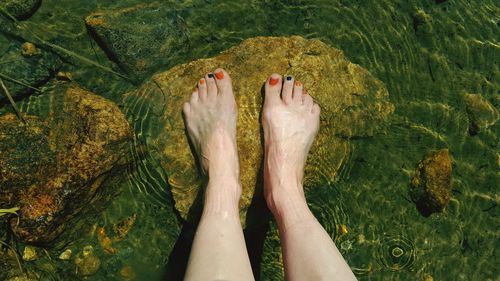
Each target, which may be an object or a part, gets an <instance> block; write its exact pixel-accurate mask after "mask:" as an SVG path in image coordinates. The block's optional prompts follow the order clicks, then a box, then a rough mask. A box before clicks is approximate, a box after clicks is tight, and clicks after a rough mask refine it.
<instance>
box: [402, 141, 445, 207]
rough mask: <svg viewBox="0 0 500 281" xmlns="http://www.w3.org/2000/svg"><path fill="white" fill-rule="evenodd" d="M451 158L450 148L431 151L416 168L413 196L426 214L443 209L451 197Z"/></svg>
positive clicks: (412, 183)
mask: <svg viewBox="0 0 500 281" xmlns="http://www.w3.org/2000/svg"><path fill="white" fill-rule="evenodd" d="M451 171H452V167H451V158H450V155H449V153H448V149H441V150H437V151H431V152H429V153H428V154H427V155H426V156H425V157H424V159H422V161H420V162H419V163H418V165H417V168H416V169H415V173H414V174H413V178H412V181H411V185H412V190H411V197H412V199H413V201H414V202H415V203H416V204H417V209H418V210H419V211H420V213H421V214H422V215H424V216H429V215H430V214H432V213H436V212H440V211H442V210H443V209H444V208H445V207H446V205H448V203H449V202H450V199H451V188H452V185H451Z"/></svg>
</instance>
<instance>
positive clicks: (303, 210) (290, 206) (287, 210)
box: [268, 192, 314, 230]
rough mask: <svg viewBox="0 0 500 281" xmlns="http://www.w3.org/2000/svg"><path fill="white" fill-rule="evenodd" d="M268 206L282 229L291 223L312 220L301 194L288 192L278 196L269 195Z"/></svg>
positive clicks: (305, 222)
mask: <svg viewBox="0 0 500 281" xmlns="http://www.w3.org/2000/svg"><path fill="white" fill-rule="evenodd" d="M268 206H269V209H270V210H271V212H272V213H273V215H274V218H275V219H276V222H277V223H278V227H279V228H280V229H282V230H285V229H288V228H290V227H291V226H292V225H297V224H301V225H302V224H307V223H309V222H312V221H314V216H313V214H312V213H311V211H310V209H309V206H308V205H307V202H306V199H305V197H304V195H303V194H296V193H294V192H289V193H287V194H282V195H280V196H270V197H269V199H268Z"/></svg>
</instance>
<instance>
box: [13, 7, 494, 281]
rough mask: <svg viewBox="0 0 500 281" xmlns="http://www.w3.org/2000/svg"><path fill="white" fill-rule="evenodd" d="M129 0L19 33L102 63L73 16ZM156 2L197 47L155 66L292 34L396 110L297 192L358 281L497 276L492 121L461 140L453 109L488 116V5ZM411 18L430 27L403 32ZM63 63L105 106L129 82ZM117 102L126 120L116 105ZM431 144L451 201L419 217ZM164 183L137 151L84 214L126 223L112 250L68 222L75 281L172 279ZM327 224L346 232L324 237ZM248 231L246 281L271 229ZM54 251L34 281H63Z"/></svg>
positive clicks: (265, 263)
mask: <svg viewBox="0 0 500 281" xmlns="http://www.w3.org/2000/svg"><path fill="white" fill-rule="evenodd" d="M141 2H147V1H136V0H126V1H120V2H119V3H118V2H117V1H111V0H99V1H98V0H89V1H71V0H61V1H55V0H46V1H44V2H43V4H42V6H41V8H40V9H39V10H38V12H37V13H36V14H35V15H34V16H33V17H32V18H31V19H30V20H28V22H27V24H29V25H30V26H31V27H32V28H33V30H34V32H36V33H37V34H39V36H41V37H43V38H44V39H46V40H50V41H51V42H55V43H57V44H59V45H61V46H63V47H65V48H67V49H71V50H74V51H76V52H78V53H79V54H81V55H84V56H86V57H89V58H92V59H94V60H96V61H98V62H99V63H101V64H103V65H108V66H111V67H114V65H113V63H111V62H110V61H109V60H108V59H107V57H106V55H105V54H104V53H103V52H102V51H101V50H100V49H99V47H98V46H97V44H95V43H94V42H93V41H92V39H91V38H90V37H89V36H88V34H87V31H86V29H85V26H84V22H83V18H84V17H85V16H87V15H88V14H90V13H91V12H93V11H95V10H98V9H108V8H115V7H122V6H123V7H124V6H129V5H133V4H137V3H141ZM165 2H168V4H167V3H165V5H173V6H175V7H178V8H179V10H182V11H184V12H183V13H179V17H184V16H185V18H183V19H184V20H185V23H186V26H185V27H186V30H187V32H188V33H189V34H191V36H192V37H193V38H203V39H197V40H198V41H196V42H193V44H192V50H191V52H190V54H191V56H190V57H173V58H172V61H171V65H168V66H166V67H165V69H167V68H168V67H171V66H173V65H175V64H178V63H183V62H187V61H191V60H194V59H197V58H201V57H207V56H211V55H214V54H216V53H217V52H219V51H221V50H224V49H226V48H228V47H230V46H233V45H236V44H238V42H240V41H241V40H243V39H245V38H248V37H253V36H261V35H272V36H285V35H301V36H303V37H306V38H319V39H321V40H322V41H324V42H326V43H327V44H330V45H331V46H333V47H336V48H339V49H341V50H343V51H344V52H345V54H346V56H347V57H348V59H350V60H351V61H353V62H354V63H357V64H359V65H361V66H362V67H364V68H366V69H368V70H369V71H370V72H371V73H372V74H373V75H374V76H375V77H377V78H378V79H380V80H381V81H383V82H384V83H385V85H386V86H387V88H388V90H389V94H390V100H391V102H392V103H394V104H395V106H396V112H395V114H394V116H393V118H392V120H391V121H390V124H389V125H388V128H387V130H386V131H385V132H383V133H381V134H379V135H376V136H374V137H371V138H365V139H359V140H355V141H352V143H351V147H352V154H351V155H350V160H349V161H348V162H347V163H346V165H345V166H344V168H343V170H342V172H341V176H340V178H339V180H338V182H336V183H335V184H334V185H333V186H326V187H324V188H319V189H316V190H313V191H310V192H309V193H308V198H309V200H310V205H311V208H312V209H313V211H314V213H315V214H316V215H317V217H318V218H319V219H320V221H321V223H322V224H323V225H324V226H325V228H326V229H327V231H328V232H329V233H330V234H331V235H332V237H334V238H335V239H336V242H337V245H338V246H339V248H340V249H341V252H342V253H343V255H344V257H345V258H346V259H347V261H348V263H349V264H350V265H351V267H352V268H353V270H354V272H355V273H356V275H357V276H358V278H359V279H360V280H423V279H424V276H426V275H431V276H432V277H433V278H434V280H487V279H488V278H490V279H491V280H500V270H499V267H498V258H497V257H498V255H499V251H500V245H499V244H500V243H499V241H500V240H499V236H500V232H499V231H498V227H499V225H500V220H499V208H498V202H499V196H498V193H497V189H498V186H499V182H500V181H499V178H500V154H499V153H500V152H499V141H498V133H499V130H500V127H499V126H500V125H499V124H498V122H497V123H496V124H495V125H493V126H492V127H490V128H489V129H488V130H486V131H484V132H481V133H479V134H478V135H475V136H470V135H469V134H468V126H469V121H468V117H467V113H466V110H465V103H464V100H463V95H464V94H465V93H478V94H481V95H482V96H483V97H485V98H487V99H488V100H489V101H490V102H491V103H492V104H493V105H494V106H495V107H496V108H497V109H498V108H499V107H500V96H499V89H500V73H499V69H498V66H499V60H500V45H499V42H498V41H499V37H500V32H499V31H498V30H499V23H500V7H499V6H500V5H499V3H498V2H497V1H494V0H491V1H466V0H448V1H445V2H444V3H441V4H437V3H436V1H431V0H425V1H410V0H392V1H391V0H383V1H382V0H378V1H375V0H366V1H354V0H352V1H341V0H329V1H327V0H313V1H299V0H296V1H284V0H281V1H208V0H207V1H184V2H182V1H165ZM417 11H422V12H425V13H426V14H427V15H428V16H430V18H432V20H431V21H430V22H429V23H428V24H426V25H421V26H420V27H419V28H418V30H417V31H416V30H415V28H414V15H415V14H416V13H417ZM200 34H201V35H203V34H206V36H200ZM70 62H72V63H73V64H66V65H65V66H64V70H66V71H70V72H72V73H73V77H74V78H75V80H76V81H77V82H78V83H79V84H81V85H82V86H84V87H86V88H88V89H90V90H92V91H94V92H96V93H100V94H102V95H103V96H106V97H108V98H110V99H112V100H114V101H116V102H120V96H121V95H122V94H123V93H124V92H126V91H128V90H132V89H134V88H135V87H136V86H135V85H132V84H130V83H128V82H126V81H124V80H122V79H119V78H117V77H115V76H112V75H109V74H107V73H104V72H101V71H100V70H98V69H95V68H94V67H92V66H88V65H85V64H82V63H80V62H79V61H74V60H71V59H70ZM20 106H21V109H22V111H25V112H32V113H36V112H39V111H43V95H41V96H40V97H37V98H30V99H28V100H26V101H24V102H22V103H20ZM121 106H123V108H124V111H127V109H128V108H127V105H126V104H122V105H121ZM4 110H8V109H5V108H4ZM140 112H144V114H143V115H140V116H136V115H134V116H129V118H130V121H132V122H133V124H134V127H135V128H136V129H138V128H140V129H138V132H137V133H138V142H142V143H146V142H147V134H146V135H142V134H140V133H141V132H142V131H141V130H142V128H143V127H144V126H145V127H147V126H154V124H149V123H148V122H149V121H150V120H151V118H149V117H150V116H148V114H149V113H148V111H147V108H144V109H142V108H141V110H140ZM439 148H448V149H449V150H450V153H451V156H452V159H453V199H452V201H451V202H450V204H449V206H448V208H447V209H446V210H445V212H443V213H442V214H434V215H432V216H430V217H427V218H425V217H423V216H421V215H420V214H419V213H418V211H417V210H416V208H415V205H414V204H413V203H412V202H411V201H410V199H409V194H408V190H409V182H410V178H411V174H412V172H413V170H414V168H415V166H416V164H417V163H418V161H419V160H420V159H422V157H423V156H424V155H425V154H426V153H427V152H428V151H430V150H433V149H439ZM166 178H167V175H165V174H164V172H162V171H161V170H160V169H159V168H158V165H157V164H156V162H155V155H154V153H152V154H151V155H148V157H146V159H145V160H143V162H142V163H141V164H140V165H139V169H138V170H137V171H135V172H131V173H129V176H128V178H127V179H124V181H123V183H122V188H123V192H122V193H121V194H120V195H119V196H118V197H117V198H116V199H115V200H114V201H113V202H112V203H111V204H110V205H109V206H108V207H107V208H106V209H105V210H104V211H103V212H102V213H99V214H98V215H97V216H96V217H95V218H89V221H91V222H92V223H95V224H96V225H97V226H99V227H104V228H105V229H106V231H107V232H108V233H112V224H113V223H116V222H117V221H118V220H120V219H123V218H125V217H127V216H130V215H132V214H133V213H136V214H137V223H136V224H135V225H134V227H133V228H132V229H131V231H130V232H129V234H128V236H127V238H126V239H125V240H123V241H120V242H116V243H114V244H113V247H115V248H116V249H117V253H116V254H107V253H105V252H104V251H103V250H102V248H101V247H100V245H99V242H98V241H97V237H96V235H95V234H93V235H92V234H91V233H90V232H91V227H89V226H84V227H82V229H81V231H80V234H81V235H80V236H78V237H75V240H74V242H73V243H72V244H71V245H70V246H69V248H71V249H72V250H73V251H74V252H78V251H81V250H82V247H83V246H84V245H93V246H94V248H96V250H97V254H98V255H99V257H100V259H101V261H102V266H101V269H100V270H99V272H98V273H97V274H96V275H94V276H92V277H90V278H88V279H89V280H122V277H120V274H119V271H120V269H121V268H123V267H124V266H126V265H131V266H132V267H133V269H134V271H135V272H136V275H137V280H162V279H165V278H167V280H177V278H179V276H180V274H181V273H182V271H183V262H184V260H185V258H186V255H187V252H188V251H189V241H190V237H191V236H192V232H193V227H192V226H186V225H183V223H182V222H181V221H180V220H179V219H178V217H177V215H176V214H175V211H174V209H173V207H172V200H171V198H170V196H169V192H168V184H167V183H166ZM340 224H344V225H346V226H347V228H348V234H347V235H344V236H342V237H337V236H338V235H337V234H336V232H337V228H338V226H339V225H340ZM248 232H252V233H251V234H254V235H257V234H260V235H263V234H262V233H265V234H266V238H265V239H264V241H263V244H262V243H259V241H257V242H255V241H252V244H251V245H250V246H249V248H250V249H249V250H250V251H251V252H252V256H254V257H256V258H254V259H253V262H254V267H255V268H257V269H259V268H260V270H258V274H257V275H258V276H257V279H260V280H281V279H282V267H281V264H280V254H279V253H280V248H279V240H278V239H277V237H276V225H275V223H274V222H273V221H270V222H269V225H266V224H263V225H262V227H261V228H259V229H257V230H252V231H248ZM257 236H258V235H257ZM179 237H181V238H179ZM304 239H307V237H304ZM256 240H259V239H256ZM260 247H262V254H260V253H259V252H260V251H259V248H260ZM172 250H173V251H172ZM59 253H60V250H52V251H49V254H50V255H51V257H52V260H50V259H48V258H47V257H46V256H44V255H42V257H41V258H39V259H38V260H37V261H35V262H27V263H26V266H27V267H28V268H38V269H43V270H44V272H46V273H45V275H44V276H43V277H42V279H43V280H75V279H77V277H76V276H75V275H74V271H75V265H74V263H73V261H67V262H62V261H58V260H57V258H56V257H57V256H58V255H59ZM259 265H260V266H259ZM165 276H166V277H165Z"/></svg>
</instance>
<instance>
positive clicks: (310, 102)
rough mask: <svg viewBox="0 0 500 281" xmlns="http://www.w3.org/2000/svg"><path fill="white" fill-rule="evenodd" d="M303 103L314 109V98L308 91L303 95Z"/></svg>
mask: <svg viewBox="0 0 500 281" xmlns="http://www.w3.org/2000/svg"><path fill="white" fill-rule="evenodd" d="M302 104H303V105H304V106H305V107H306V109H307V110H312V107H313V104H314V102H313V98H312V97H311V96H310V95H309V94H308V93H307V92H305V93H304V94H303V95H302Z"/></svg>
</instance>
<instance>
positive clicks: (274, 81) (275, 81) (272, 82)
mask: <svg viewBox="0 0 500 281" xmlns="http://www.w3.org/2000/svg"><path fill="white" fill-rule="evenodd" d="M278 81H280V79H279V78H271V79H269V85H271V86H274V85H276V84H278Z"/></svg>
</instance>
